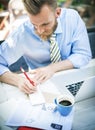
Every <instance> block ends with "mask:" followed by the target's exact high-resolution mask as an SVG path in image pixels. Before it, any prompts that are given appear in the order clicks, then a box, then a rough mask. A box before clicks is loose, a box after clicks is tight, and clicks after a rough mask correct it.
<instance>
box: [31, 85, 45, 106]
mask: <svg viewBox="0 0 95 130" xmlns="http://www.w3.org/2000/svg"><path fill="white" fill-rule="evenodd" d="M29 99H30V102H31V104H32V105H39V104H43V103H45V98H44V96H43V94H42V92H41V90H40V88H39V86H38V87H37V91H36V92H34V93H32V94H29Z"/></svg>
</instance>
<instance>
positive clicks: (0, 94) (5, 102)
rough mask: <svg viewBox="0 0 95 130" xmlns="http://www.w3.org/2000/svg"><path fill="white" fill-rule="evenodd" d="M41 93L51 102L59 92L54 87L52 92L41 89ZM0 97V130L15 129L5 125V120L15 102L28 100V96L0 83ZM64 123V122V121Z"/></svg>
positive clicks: (14, 106)
mask: <svg viewBox="0 0 95 130" xmlns="http://www.w3.org/2000/svg"><path fill="white" fill-rule="evenodd" d="M50 81H51V80H50ZM49 89H50V88H49ZM64 90H65V93H67V94H70V92H69V91H68V90H67V89H66V88H64ZM42 93H43V95H44V97H45V100H46V102H47V103H52V102H53V101H54V98H55V97H57V96H58V95H60V92H59V91H57V89H56V88H55V90H54V91H53V92H51V90H46V89H44V90H42ZM1 98H2V100H1V103H0V125H1V126H0V127H1V129H0V130H16V128H15V127H14V128H13V129H12V128H9V127H7V126H5V122H6V121H7V119H8V118H9V116H10V114H11V111H12V110H13V109H15V108H16V106H17V102H18V101H19V100H21V99H25V100H28V97H27V95H26V94H24V93H23V92H21V91H20V90H19V89H18V88H16V87H14V86H11V85H8V84H4V83H0V99H1ZM67 120H68V119H67ZM72 121H73V114H72ZM67 122H68V121H67ZM64 124H66V122H65V123H64ZM71 126H72V123H70V128H71ZM66 130H67V129H66ZM68 130H70V129H68Z"/></svg>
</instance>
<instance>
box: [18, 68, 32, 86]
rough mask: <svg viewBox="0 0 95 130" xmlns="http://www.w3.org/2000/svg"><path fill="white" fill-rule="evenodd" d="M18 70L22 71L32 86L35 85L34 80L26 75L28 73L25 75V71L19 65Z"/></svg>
mask: <svg viewBox="0 0 95 130" xmlns="http://www.w3.org/2000/svg"><path fill="white" fill-rule="evenodd" d="M20 70H21V71H22V72H23V73H24V75H25V77H26V78H27V79H28V80H29V81H30V83H31V84H32V85H33V86H35V84H34V82H33V81H32V80H31V79H30V78H29V77H28V75H27V73H26V72H25V70H24V69H23V68H22V67H20Z"/></svg>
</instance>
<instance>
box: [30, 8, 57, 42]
mask: <svg viewBox="0 0 95 130" xmlns="http://www.w3.org/2000/svg"><path fill="white" fill-rule="evenodd" d="M28 15H29V18H30V21H31V23H32V24H33V25H34V28H35V32H36V34H38V35H39V36H40V37H41V38H42V39H43V40H47V39H48V38H49V37H50V36H51V34H52V33H53V32H54V31H55V29H56V27H57V20H56V18H57V17H56V12H55V13H54V12H52V11H51V9H50V8H49V7H48V6H43V8H42V10H41V12H40V13H39V14H37V15H35V16H34V15H30V14H28Z"/></svg>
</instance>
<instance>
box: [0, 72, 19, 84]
mask: <svg viewBox="0 0 95 130" xmlns="http://www.w3.org/2000/svg"><path fill="white" fill-rule="evenodd" d="M0 82H4V83H7V84H11V85H14V86H18V82H19V75H18V74H15V73H12V72H10V71H7V72H5V73H4V74H2V75H1V76H0Z"/></svg>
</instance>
